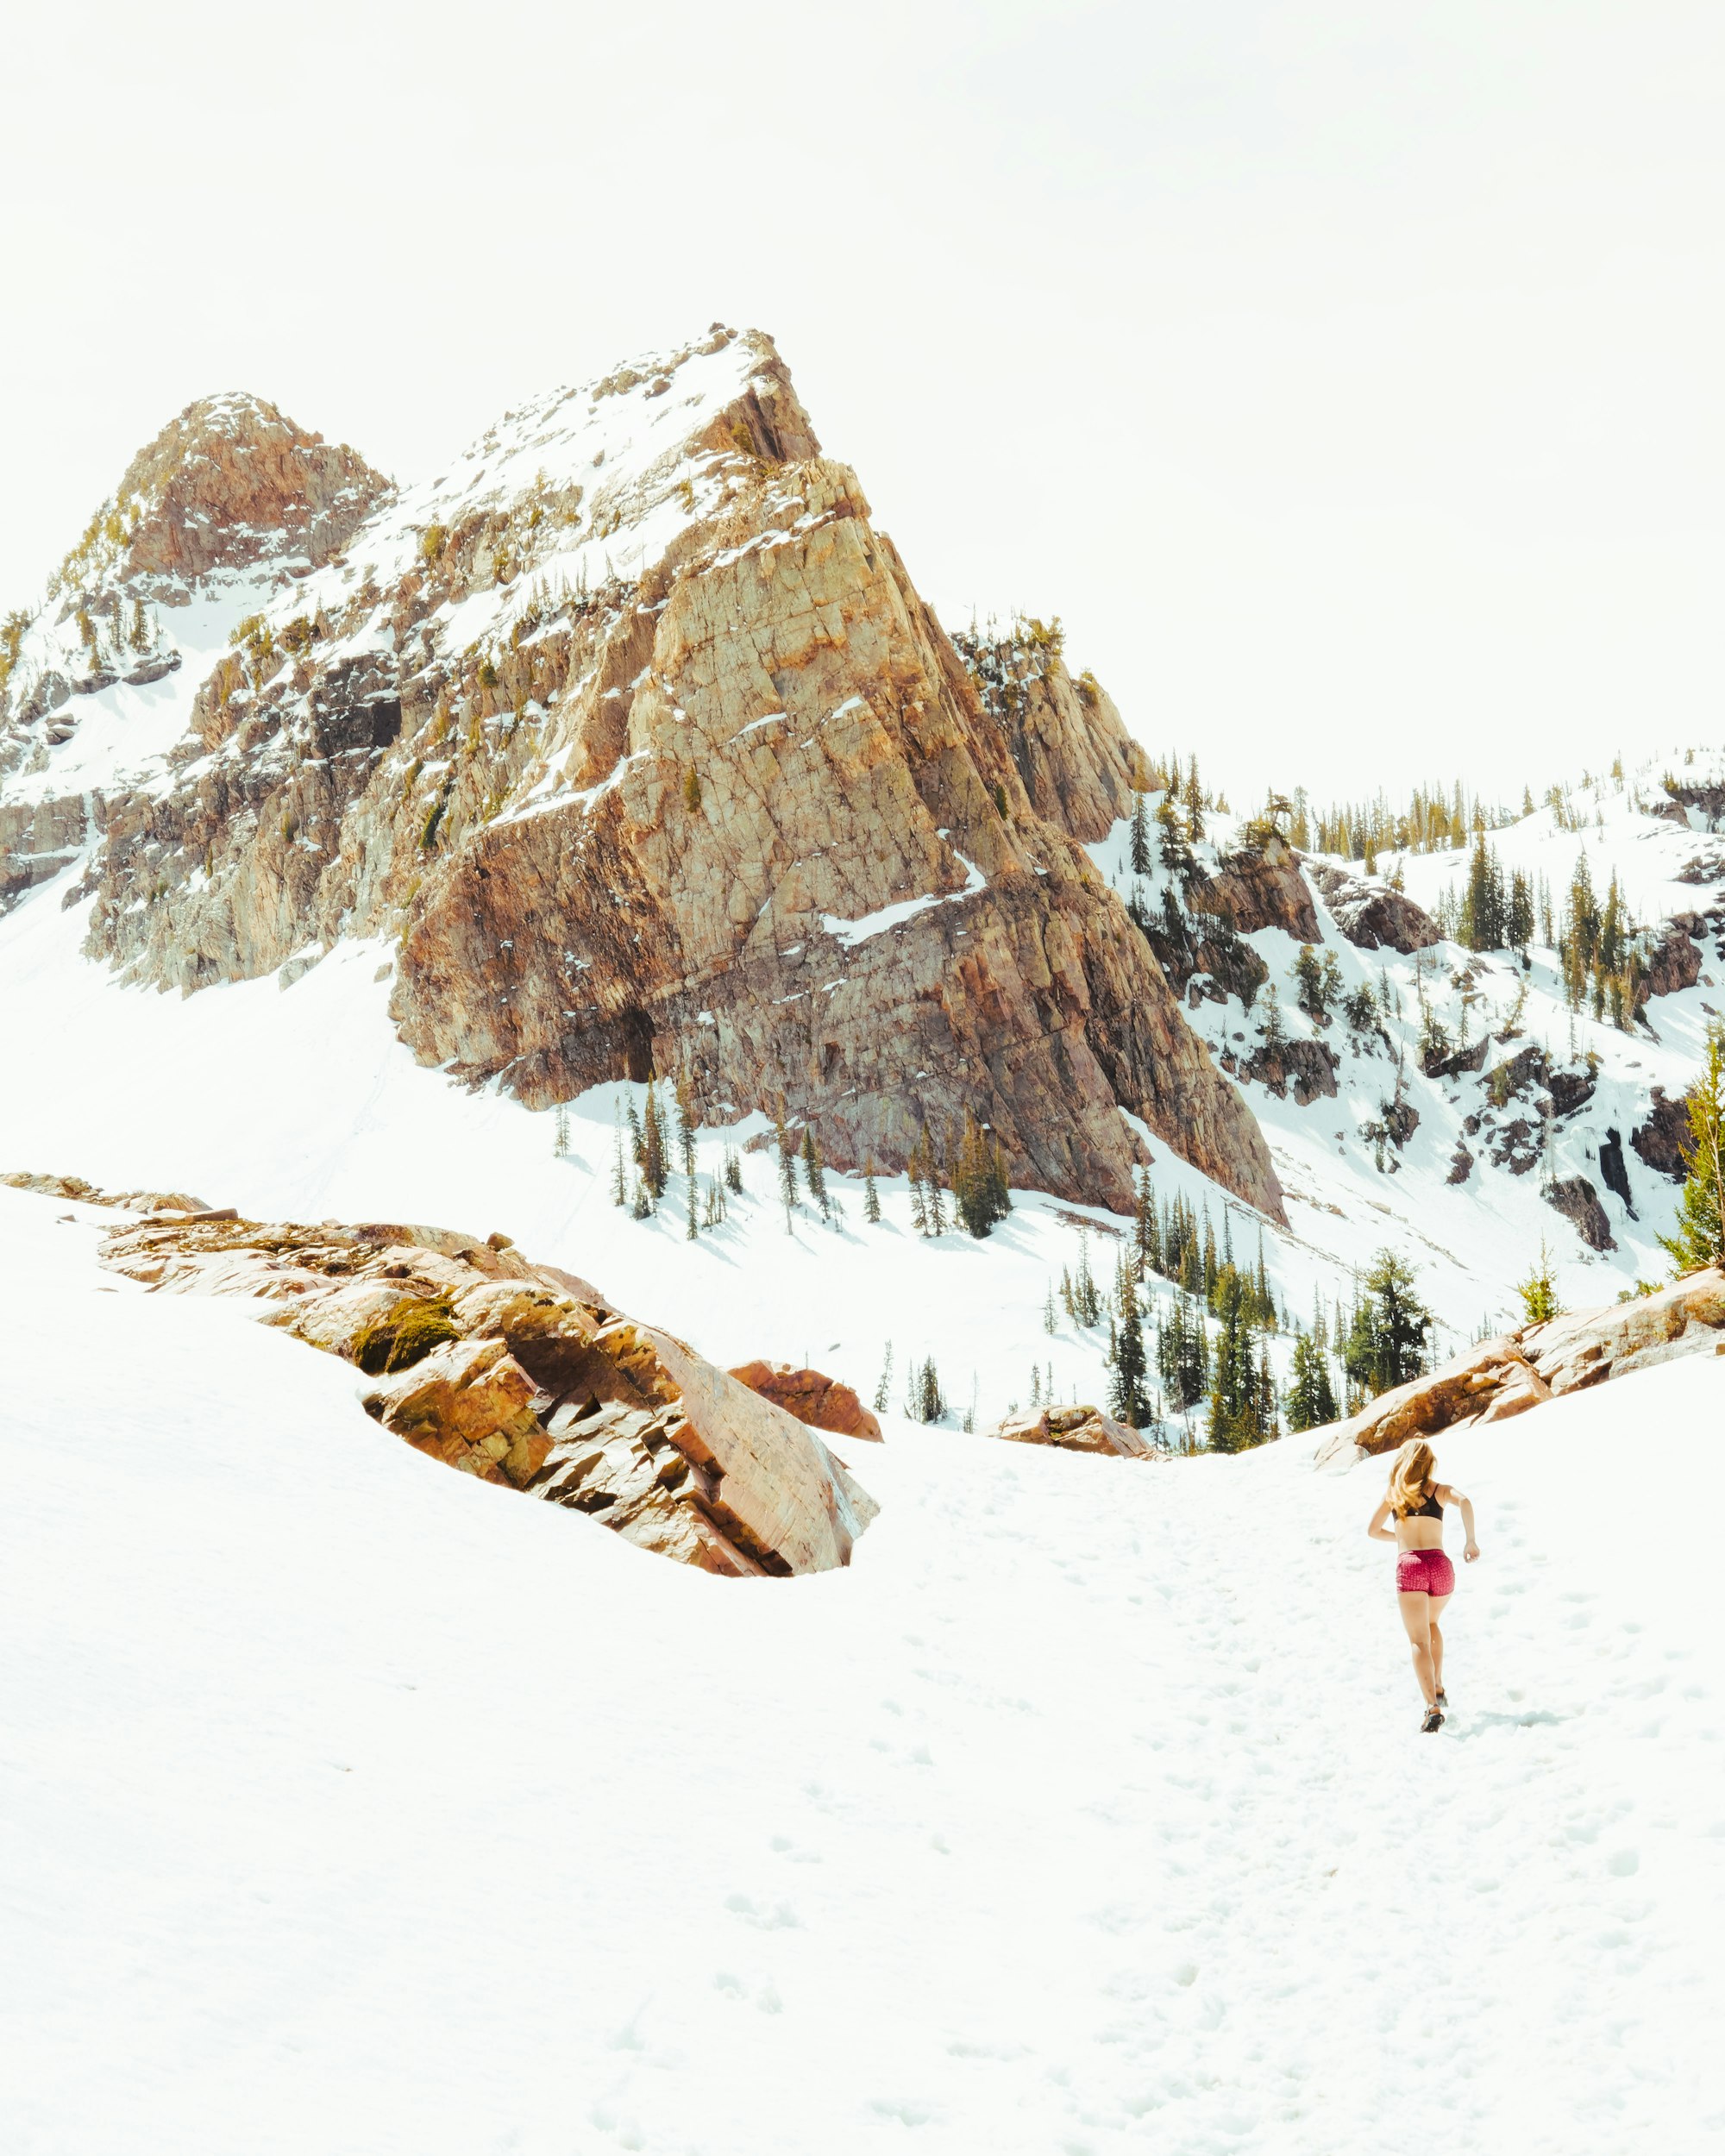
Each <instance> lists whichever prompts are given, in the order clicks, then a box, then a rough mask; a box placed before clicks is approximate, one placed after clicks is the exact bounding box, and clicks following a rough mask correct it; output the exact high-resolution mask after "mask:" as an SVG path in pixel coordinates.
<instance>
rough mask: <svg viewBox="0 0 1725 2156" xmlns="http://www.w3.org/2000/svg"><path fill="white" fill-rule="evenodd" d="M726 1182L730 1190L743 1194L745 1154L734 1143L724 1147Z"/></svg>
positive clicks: (739, 1194)
mask: <svg viewBox="0 0 1725 2156" xmlns="http://www.w3.org/2000/svg"><path fill="white" fill-rule="evenodd" d="M724 1182H725V1188H727V1189H728V1190H734V1191H735V1192H736V1193H737V1195H738V1196H739V1197H741V1195H742V1194H743V1156H742V1154H741V1153H739V1152H738V1151H737V1148H736V1147H735V1146H734V1145H727V1146H726V1147H725V1149H724Z"/></svg>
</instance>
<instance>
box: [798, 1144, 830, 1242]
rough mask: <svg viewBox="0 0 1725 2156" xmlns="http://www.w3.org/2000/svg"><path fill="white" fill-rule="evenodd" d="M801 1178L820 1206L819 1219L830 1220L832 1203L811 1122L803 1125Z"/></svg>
mask: <svg viewBox="0 0 1725 2156" xmlns="http://www.w3.org/2000/svg"><path fill="white" fill-rule="evenodd" d="M803 1179H804V1181H806V1183H807V1184H808V1188H809V1195H810V1197H811V1198H812V1199H813V1200H814V1201H815V1203H816V1204H817V1205H818V1206H819V1207H820V1217H821V1219H823V1220H830V1219H831V1218H832V1204H831V1200H830V1199H829V1198H828V1196H827V1194H826V1170H825V1168H824V1167H823V1166H822V1164H821V1157H820V1140H819V1138H817V1137H816V1136H815V1134H814V1125H813V1124H812V1123H805V1124H804V1125H803Z"/></svg>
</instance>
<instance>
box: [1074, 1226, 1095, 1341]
mask: <svg viewBox="0 0 1725 2156" xmlns="http://www.w3.org/2000/svg"><path fill="white" fill-rule="evenodd" d="M1101 1314H1102V1298H1101V1292H1100V1291H1099V1290H1098V1288H1097V1286H1096V1282H1095V1277H1094V1275H1092V1273H1091V1271H1090V1240H1089V1238H1088V1235H1086V1234H1085V1233H1083V1232H1082V1230H1081V1232H1080V1233H1079V1237H1078V1270H1077V1272H1076V1274H1075V1275H1073V1280H1072V1315H1073V1317H1074V1318H1075V1319H1076V1320H1077V1322H1078V1323H1079V1324H1080V1325H1082V1326H1085V1327H1087V1328H1088V1327H1089V1326H1093V1325H1095V1323H1096V1321H1097V1320H1098V1319H1100V1318H1101Z"/></svg>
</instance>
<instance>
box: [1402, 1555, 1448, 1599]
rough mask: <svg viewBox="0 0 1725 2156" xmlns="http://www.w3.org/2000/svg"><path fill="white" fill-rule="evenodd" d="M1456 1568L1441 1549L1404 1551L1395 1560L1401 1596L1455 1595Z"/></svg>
mask: <svg viewBox="0 0 1725 2156" xmlns="http://www.w3.org/2000/svg"><path fill="white" fill-rule="evenodd" d="M1455 1591H1456V1574H1455V1567H1454V1565H1452V1564H1451V1563H1450V1561H1449V1559H1448V1558H1447V1557H1446V1556H1445V1555H1444V1553H1443V1551H1441V1550H1404V1551H1402V1554H1401V1556H1400V1557H1397V1558H1396V1593H1397V1594H1398V1595H1453V1594H1454V1593H1455Z"/></svg>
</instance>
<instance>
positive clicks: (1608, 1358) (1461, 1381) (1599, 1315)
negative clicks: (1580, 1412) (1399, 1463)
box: [1317, 1267, 1725, 1467]
mask: <svg viewBox="0 0 1725 2156" xmlns="http://www.w3.org/2000/svg"><path fill="white" fill-rule="evenodd" d="M1699 1354H1725V1270H1721V1269H1719V1268H1717V1267H1710V1268H1708V1269H1704V1270H1703V1271H1701V1272H1697V1273H1690V1274H1686V1275H1684V1278H1683V1279H1681V1280H1679V1281H1677V1282H1674V1283H1673V1284H1672V1286H1670V1287H1668V1288H1659V1289H1658V1290H1657V1291H1656V1292H1655V1293H1654V1294H1651V1295H1643V1296H1638V1297H1635V1298H1633V1299H1632V1300H1629V1301H1628V1302H1622V1303H1617V1304H1615V1305H1613V1306H1610V1307H1607V1308H1605V1309H1602V1310H1581V1311H1574V1312H1570V1313H1565V1315H1564V1316H1562V1317H1560V1318H1553V1319H1548V1320H1547V1321H1546V1323H1545V1324H1543V1325H1536V1326H1523V1327H1522V1328H1521V1330H1520V1331H1519V1332H1509V1333H1504V1334H1502V1336H1500V1337H1499V1338H1496V1339H1493V1340H1485V1341H1482V1342H1479V1343H1478V1344H1476V1345H1475V1346H1473V1347H1471V1348H1469V1349H1468V1350H1467V1351H1466V1352H1465V1354H1462V1355H1458V1357H1456V1358H1455V1360H1454V1361H1453V1362H1452V1363H1445V1365H1444V1366H1443V1368H1442V1369H1437V1370H1433V1371H1431V1372H1430V1373H1429V1374H1428V1375H1427V1376H1423V1377H1416V1378H1415V1379H1414V1380H1413V1381H1412V1382H1411V1383H1409V1384H1406V1385H1398V1386H1396V1388H1395V1389H1394V1390H1393V1391H1390V1392H1387V1393H1383V1394H1381V1395H1379V1396H1378V1398H1377V1399H1376V1400H1374V1401H1371V1403H1370V1404H1369V1405H1368V1406H1366V1407H1364V1408H1362V1409H1361V1410H1360V1412H1359V1413H1358V1414H1356V1415H1352V1416H1350V1417H1349V1418H1348V1419H1347V1420H1346V1421H1345V1422H1339V1423H1337V1424H1335V1425H1334V1426H1333V1430H1332V1432H1331V1433H1330V1435H1329V1436H1328V1437H1327V1438H1325V1440H1324V1442H1323V1443H1322V1445H1320V1447H1319V1450H1318V1453H1317V1464H1318V1465H1319V1466H1320V1467H1329V1466H1347V1465H1350V1464H1352V1463H1353V1462H1354V1461H1356V1460H1359V1459H1364V1458H1365V1457H1369V1456H1371V1455H1373V1454H1377V1453H1382V1452H1389V1451H1394V1450H1395V1449H1396V1446H1397V1445H1402V1443H1404V1442H1405V1441H1406V1440H1407V1439H1408V1438H1416V1437H1418V1438H1434V1437H1436V1436H1437V1435H1438V1434H1439V1433H1440V1432H1442V1431H1445V1430H1453V1429H1458V1428H1459V1427H1461V1426H1463V1425H1464V1424H1469V1423H1476V1422H1478V1423H1487V1422H1502V1420H1505V1419H1506V1417H1508V1416H1510V1415H1516V1414H1521V1413H1523V1412H1524V1411H1525V1410H1526V1409H1527V1408H1529V1407H1538V1406H1539V1405H1540V1402H1541V1401H1546V1400H1552V1399H1555V1398H1556V1397H1558V1396H1559V1395H1561V1394H1564V1393H1572V1392H1580V1391H1582V1390H1583V1389H1584V1388H1586V1387H1588V1386H1590V1385H1603V1384H1604V1383H1605V1382H1607V1381H1608V1380H1609V1379H1611V1378H1615V1377H1624V1376H1629V1375H1630V1374H1632V1373H1633V1372H1634V1371H1636V1370H1640V1369H1652V1368H1653V1366H1654V1365H1656V1364H1658V1363H1666V1362H1671V1361H1672V1360H1673V1359H1675V1358H1676V1357H1679V1356H1684V1355H1699Z"/></svg>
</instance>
